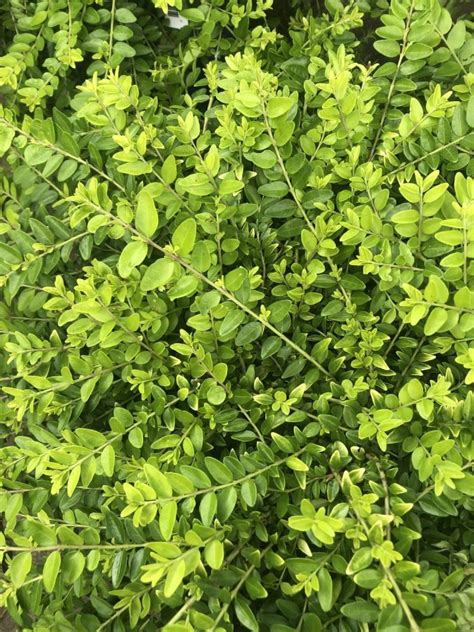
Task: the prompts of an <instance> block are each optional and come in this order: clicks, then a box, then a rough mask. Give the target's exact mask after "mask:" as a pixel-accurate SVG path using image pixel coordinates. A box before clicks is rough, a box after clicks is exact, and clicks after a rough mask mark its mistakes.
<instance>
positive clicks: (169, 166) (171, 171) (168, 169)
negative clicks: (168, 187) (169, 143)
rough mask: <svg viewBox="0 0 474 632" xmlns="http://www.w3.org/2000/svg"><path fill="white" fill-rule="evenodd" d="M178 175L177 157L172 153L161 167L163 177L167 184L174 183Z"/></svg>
mask: <svg viewBox="0 0 474 632" xmlns="http://www.w3.org/2000/svg"><path fill="white" fill-rule="evenodd" d="M176 175H177V168H176V158H175V157H174V156H173V154H170V155H169V156H168V158H166V160H165V161H164V163H163V165H162V167H161V177H162V178H163V180H164V181H165V183H166V184H173V182H174V181H175V180H176Z"/></svg>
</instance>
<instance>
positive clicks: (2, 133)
mask: <svg viewBox="0 0 474 632" xmlns="http://www.w3.org/2000/svg"><path fill="white" fill-rule="evenodd" d="M0 125H1V123H0ZM14 138H15V132H14V130H12V129H10V128H9V127H6V126H1V127H0V157H1V156H3V155H5V154H6V153H7V151H8V150H9V149H10V147H11V144H12V142H13V139H14Z"/></svg>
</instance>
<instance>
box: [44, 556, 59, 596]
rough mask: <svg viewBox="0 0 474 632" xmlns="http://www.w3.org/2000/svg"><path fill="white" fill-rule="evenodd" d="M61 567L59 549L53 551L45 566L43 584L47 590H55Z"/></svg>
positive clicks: (49, 591) (50, 591)
mask: <svg viewBox="0 0 474 632" xmlns="http://www.w3.org/2000/svg"><path fill="white" fill-rule="evenodd" d="M60 568H61V554H60V552H59V551H52V552H51V553H50V554H49V555H48V557H47V558H46V561H45V563H44V566H43V573H42V574H43V584H44V587H45V590H46V592H48V593H52V592H53V590H54V587H55V585H56V580H57V578H58V574H59V570H60Z"/></svg>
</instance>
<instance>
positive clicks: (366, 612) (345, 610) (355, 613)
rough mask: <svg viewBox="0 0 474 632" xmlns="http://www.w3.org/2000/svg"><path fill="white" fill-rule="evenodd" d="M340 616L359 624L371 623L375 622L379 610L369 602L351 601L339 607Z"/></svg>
mask: <svg viewBox="0 0 474 632" xmlns="http://www.w3.org/2000/svg"><path fill="white" fill-rule="evenodd" d="M341 612H342V614H343V615H344V616H345V617H347V618H348V619H350V620H353V621H359V622H361V623H373V622H374V621H377V618H378V616H379V609H378V608H377V606H376V605H375V604H374V603H371V602H369V601H363V600H358V601H352V602H351V603H347V604H345V605H343V606H342V607H341Z"/></svg>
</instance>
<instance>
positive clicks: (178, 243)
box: [171, 217, 196, 256]
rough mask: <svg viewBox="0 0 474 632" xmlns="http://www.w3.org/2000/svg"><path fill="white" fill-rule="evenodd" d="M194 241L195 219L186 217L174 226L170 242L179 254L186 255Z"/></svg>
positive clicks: (192, 246)
mask: <svg viewBox="0 0 474 632" xmlns="http://www.w3.org/2000/svg"><path fill="white" fill-rule="evenodd" d="M195 241H196V221H195V220H194V219H193V218H192V217H188V219H185V220H184V221H183V222H181V224H180V225H179V226H178V227H177V228H176V230H175V231H174V233H173V237H172V238H171V242H172V244H173V246H174V247H175V248H176V249H177V250H178V252H179V254H180V255H182V256H186V255H188V254H189V253H190V252H191V251H192V249H193V248H194V243H195Z"/></svg>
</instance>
